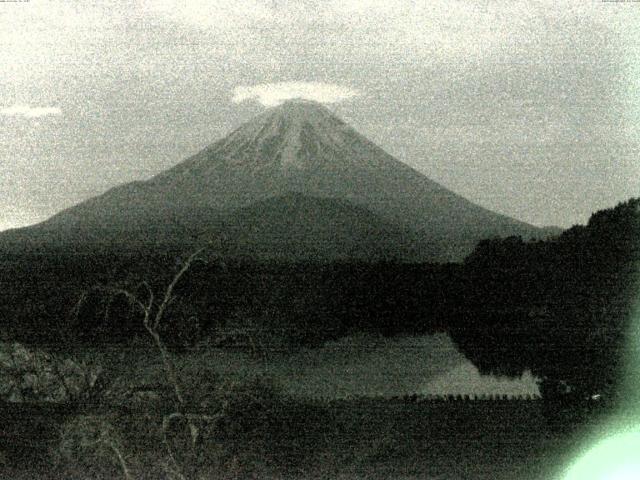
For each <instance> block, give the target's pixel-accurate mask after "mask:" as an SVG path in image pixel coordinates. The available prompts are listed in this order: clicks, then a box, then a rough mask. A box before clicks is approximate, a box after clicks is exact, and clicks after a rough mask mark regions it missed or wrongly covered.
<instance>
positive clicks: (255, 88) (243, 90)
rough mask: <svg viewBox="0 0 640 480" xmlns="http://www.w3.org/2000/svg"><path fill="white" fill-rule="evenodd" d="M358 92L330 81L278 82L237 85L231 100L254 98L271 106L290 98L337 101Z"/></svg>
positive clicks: (354, 95) (323, 101)
mask: <svg viewBox="0 0 640 480" xmlns="http://www.w3.org/2000/svg"><path fill="white" fill-rule="evenodd" d="M359 94H360V93H359V92H358V91H357V90H354V89H352V88H349V87H344V86H341V85H336V84H332V83H320V82H280V83H263V84H259V85H251V86H238V87H236V88H235V89H234V91H233V98H232V101H233V102H235V103H240V102H244V101H248V100H255V101H257V102H259V103H261V104H262V105H264V106H265V107H273V106H275V105H279V104H281V103H282V102H284V101H286V100H291V99H304V100H313V101H316V102H320V103H337V102H342V101H344V100H348V99H350V98H353V97H356V96H358V95H359Z"/></svg>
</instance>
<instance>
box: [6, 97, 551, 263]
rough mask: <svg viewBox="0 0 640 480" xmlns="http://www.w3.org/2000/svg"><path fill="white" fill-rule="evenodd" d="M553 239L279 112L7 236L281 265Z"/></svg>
mask: <svg viewBox="0 0 640 480" xmlns="http://www.w3.org/2000/svg"><path fill="white" fill-rule="evenodd" d="M510 235H520V236H522V237H524V238H532V237H540V238H542V237H544V236H547V232H546V231H545V229H539V228H537V227H534V226H532V225H528V224H526V223H523V222H520V221H517V220H515V219H512V218H509V217H507V216H504V215H500V214H497V213H495V212H492V211H490V210H487V209H485V208H483V207H481V206H478V205H476V204H474V203H472V202H470V201H469V200H466V199H465V198H463V197H461V196H459V195H457V194H455V193H453V192H451V191H449V190H447V189H446V188H444V187H443V186H441V185H439V184H438V183H436V182H434V181H432V180H430V179H429V178H427V177H426V176H424V175H423V174H421V173H419V172H418V171H416V170H414V169H412V168H410V167H409V166H407V165H406V164H404V163H402V162H401V161H399V160H397V159H395V158H394V157H392V156H391V155H390V154H388V153H386V152H385V151H384V150H383V149H382V148H380V147H378V146H377V145H375V144H374V143H372V142H371V141H369V140H367V139H366V138H365V137H364V136H362V135H361V134H359V133H358V132H357V131H356V130H354V129H353V128H352V127H350V126H349V125H347V124H346V123H345V122H344V121H342V120H341V119H339V118H338V117H337V116H335V115H334V114H333V113H332V112H331V111H330V110H329V109H328V108H326V107H324V106H322V105H320V104H318V103H315V102H310V101H304V100H294V101H288V102H285V103H283V104H281V105H279V106H276V107H273V108H270V109H267V110H265V111H264V112H262V113H261V114H259V115H257V116H256V117H255V118H253V119H252V120H250V121H249V122H247V123H245V124H244V125H241V126H240V127H239V128H237V129H236V130H234V131H233V132H232V133H230V134H229V135H228V136H226V137H224V138H222V139H221V140H219V141H217V142H215V143H214V144H212V145H210V146H209V147H207V148H205V149H204V150H202V151H201V152H199V153H197V154H196V155H194V156H192V157H190V158H188V159H186V160H185V161H183V162H182V163H179V164H178V165H176V166H174V167H173V168H171V169H169V170H166V171H164V172H162V173H160V174H158V175H156V176H154V177H152V178H151V179H149V180H146V181H135V182H131V183H127V184H124V185H121V186H118V187H115V188H113V189H111V190H109V191H107V192H106V193H104V194H102V195H100V196H97V197H94V198H91V199H89V200H86V201H84V202H82V203H80V204H78V205H76V206H74V207H71V208H69V209H66V210H64V211H62V212H60V213H58V214H56V215H54V216H53V217H51V218H49V219H48V220H46V221H44V222H42V223H40V224H37V225H34V226H31V227H26V228H21V229H16V230H11V231H7V232H4V233H2V234H0V246H3V247H5V248H9V246H12V247H11V248H21V249H30V248H43V247H48V246H52V247H56V248H73V249H76V250H77V249H81V250H82V249H88V250H90V249H92V248H96V247H110V248H111V247H113V248H138V247H145V248H149V247H151V248H156V247H162V246H180V247H189V246H192V245H198V244H201V243H202V242H203V241H206V240H208V239H211V238H215V237H224V238H225V239H226V242H225V244H226V245H227V247H225V248H227V249H228V250H227V251H226V253H227V254H230V255H236V256H249V257H256V258H261V259H278V260H295V261H297V260H305V259H306V260H309V259H311V260H336V259H344V260H347V259H377V258H395V259H399V260H404V261H459V260H461V259H462V258H464V257H465V256H466V255H467V254H469V253H470V252H471V250H472V249H473V247H474V246H475V244H476V243H477V242H478V241H479V240H481V239H483V238H489V237H496V236H501V237H504V236H510Z"/></svg>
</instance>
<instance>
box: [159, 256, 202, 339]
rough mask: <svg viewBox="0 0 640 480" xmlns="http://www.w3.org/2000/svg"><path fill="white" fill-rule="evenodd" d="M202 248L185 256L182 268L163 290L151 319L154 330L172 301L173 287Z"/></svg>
mask: <svg viewBox="0 0 640 480" xmlns="http://www.w3.org/2000/svg"><path fill="white" fill-rule="evenodd" d="M204 249H205V247H202V248H199V249H198V250H196V251H195V252H193V253H192V254H191V255H190V256H189V258H187V260H186V261H185V262H184V264H183V265H182V268H181V269H180V270H179V271H178V273H176V275H175V276H174V277H173V280H172V281H171V283H170V284H169V286H168V287H167V289H166V290H165V293H164V298H163V299H162V303H161V304H160V306H159V307H158V311H157V313H156V316H155V318H154V321H153V328H154V330H157V329H158V327H159V326H160V322H161V321H162V316H163V315H164V311H165V310H166V308H167V307H168V306H169V303H171V302H172V301H173V289H174V288H175V286H176V285H177V284H178V282H179V281H180V279H181V278H182V276H183V275H184V274H185V273H186V272H187V270H189V268H191V264H192V263H193V262H194V261H195V260H196V258H197V257H198V255H200V253H202V251H203V250H204Z"/></svg>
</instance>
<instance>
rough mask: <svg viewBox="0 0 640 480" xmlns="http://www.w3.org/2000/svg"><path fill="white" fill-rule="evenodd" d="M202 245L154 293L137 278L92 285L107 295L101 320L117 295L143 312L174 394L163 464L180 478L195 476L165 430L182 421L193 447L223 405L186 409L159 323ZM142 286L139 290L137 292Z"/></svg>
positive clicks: (167, 418) (165, 426) (165, 425)
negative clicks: (210, 411)
mask: <svg viewBox="0 0 640 480" xmlns="http://www.w3.org/2000/svg"><path fill="white" fill-rule="evenodd" d="M203 251H204V248H200V249H198V250H196V251H195V252H193V253H192V254H191V255H190V256H189V257H188V258H187V259H186V260H185V261H184V263H183V264H182V266H181V268H180V269H179V270H178V272H177V273H176V274H175V275H174V277H173V279H172V280H171V282H170V283H169V284H168V285H167V287H166V288H165V290H164V292H163V293H162V295H160V296H157V295H156V294H155V293H154V291H153V288H152V287H151V285H150V284H149V283H148V282H147V281H142V282H140V283H139V284H138V285H137V286H136V287H135V288H134V289H133V290H129V289H126V288H121V287H114V286H99V287H96V289H98V290H99V291H102V292H103V293H104V294H105V295H106V296H107V304H106V308H105V313H104V316H105V320H108V319H109V315H110V307H111V304H112V303H113V301H114V300H115V299H116V298H118V297H124V298H125V299H126V300H127V302H128V303H129V304H130V305H131V306H132V307H133V308H135V309H137V310H138V311H140V312H141V313H142V315H143V317H142V323H143V325H144V328H145V330H146V331H147V333H148V334H149V335H150V336H151V338H152V339H153V342H154V344H155V346H156V348H157V349H158V351H159V353H160V357H161V359H162V364H163V367H164V370H165V373H166V376H167V380H168V382H169V384H170V385H171V388H172V389H173V393H174V397H175V406H176V411H174V412H172V413H170V414H167V415H165V416H164V419H163V422H162V434H163V440H164V444H165V448H166V453H167V456H168V460H169V464H168V465H166V470H167V473H168V474H169V475H170V476H171V477H173V478H178V479H180V480H187V478H190V477H195V474H187V473H185V472H186V471H187V470H189V471H190V470H192V469H186V468H185V466H184V465H180V462H178V461H177V459H176V455H175V453H174V449H173V447H172V445H171V441H170V439H169V432H170V429H171V427H172V425H174V424H175V423H177V422H179V421H182V422H184V424H185V425H186V426H187V428H188V431H189V436H190V439H191V448H194V449H195V448H196V446H197V444H198V440H199V438H200V426H201V425H202V424H203V423H214V422H216V421H217V420H218V419H220V418H222V416H223V415H224V410H225V406H224V404H223V405H222V407H221V409H220V411H219V412H218V413H217V414H215V415H206V414H201V413H190V412H189V405H188V404H187V401H186V399H185V396H184V393H183V389H182V384H181V380H180V377H179V375H178V372H177V369H176V365H175V362H174V359H173V356H172V354H171V353H170V352H169V349H168V348H167V346H166V344H165V342H164V341H163V339H162V336H161V327H162V325H163V322H164V321H165V314H166V312H167V308H168V307H169V306H170V305H171V304H172V303H173V302H174V301H175V300H176V296H175V294H174V290H175V288H176V285H177V284H178V282H179V281H180V279H181V278H182V277H183V276H184V275H185V274H186V273H187V271H188V270H189V269H190V268H191V266H192V265H193V264H194V262H196V261H197V260H199V259H200V255H201V253H202V252H203ZM141 290H142V292H143V293H142V294H140V293H139V292H140V291H141ZM86 298H87V294H86V292H85V293H84V294H83V295H82V296H81V298H80V301H79V302H78V304H77V305H76V306H75V308H74V312H75V314H76V315H77V314H78V312H79V311H80V307H81V305H82V303H83V302H84V301H85V299H86Z"/></svg>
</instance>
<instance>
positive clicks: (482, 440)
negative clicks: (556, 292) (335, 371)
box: [0, 391, 578, 480]
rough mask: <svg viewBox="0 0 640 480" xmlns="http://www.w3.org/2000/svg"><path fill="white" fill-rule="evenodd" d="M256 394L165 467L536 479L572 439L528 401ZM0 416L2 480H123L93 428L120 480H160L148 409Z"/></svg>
mask: <svg viewBox="0 0 640 480" xmlns="http://www.w3.org/2000/svg"><path fill="white" fill-rule="evenodd" d="M254 393H255V392H254ZM243 395H244V396H243ZM258 397H259V398H258V399H256V397H249V396H248V395H246V392H244V393H243V392H240V394H239V396H238V397H236V403H235V404H234V403H232V405H231V407H229V408H228V417H226V418H224V419H223V420H221V421H220V422H218V424H217V425H216V428H210V429H208V430H207V431H206V432H205V434H204V436H203V437H204V438H203V440H202V443H201V444H199V445H197V447H195V448H193V449H192V448H191V447H190V446H189V442H188V440H186V439H185V438H183V437H180V435H179V434H176V436H173V437H171V438H169V441H170V442H171V443H172V445H174V446H182V448H177V449H176V450H175V451H176V452H177V453H176V457H180V458H177V461H178V462H179V463H181V464H183V465H188V466H189V467H192V468H193V471H194V472H195V471H196V470H197V471H198V472H199V474H200V475H202V477H200V478H291V479H298V478H317V479H330V478H331V479H334V478H343V479H365V478H367V479H386V478H404V479H418V478H420V479H447V480H448V479H451V480H453V479H495V480H500V479H505V480H506V479H521V480H527V479H531V480H533V479H541V480H542V479H548V478H552V477H555V474H556V473H557V472H558V469H559V468H561V467H562V465H563V464H565V463H566V461H567V460H568V458H569V456H570V454H571V453H573V450H574V449H575V446H576V445H575V444H574V441H575V439H576V438H578V437H576V436H575V435H574V436H572V435H570V434H567V433H564V434H563V433H559V432H558V431H557V429H554V428H552V427H551V426H550V425H548V424H547V422H546V421H545V416H544V412H543V410H544V408H545V406H544V403H543V402H542V401H540V400H529V401H526V400H501V401H460V400H458V401H424V402H408V401H404V400H402V399H398V400H376V399H369V400H344V401H335V402H304V401H300V400H297V401H295V400H292V399H290V398H289V399H287V398H285V397H280V396H271V395H270V394H269V393H268V392H265V391H261V392H260V395H258ZM247 407H250V408H251V409H250V410H249V409H247ZM2 408H3V412H2V413H3V417H4V418H8V419H10V421H9V422H8V423H7V424H6V425H5V426H4V428H3V431H2V437H1V438H0V441H1V442H2V450H3V451H4V467H3V476H2V478H78V479H80V478H83V479H84V478H123V470H122V467H121V464H120V463H119V462H118V460H117V458H116V457H115V455H114V453H113V451H111V450H110V448H108V444H105V445H107V446H106V447H105V445H100V444H98V443H96V442H97V440H98V439H99V438H100V437H99V434H98V433H97V432H98V431H100V430H99V429H100V428H102V427H101V426H104V425H109V428H108V429H107V430H104V431H106V432H107V434H108V436H109V437H108V438H109V439H113V442H114V443H113V444H114V445H116V446H117V448H118V450H119V451H120V452H122V453H123V458H124V461H125V462H126V465H127V469H128V474H129V475H130V478H136V479H138V478H170V477H169V476H167V471H166V469H165V468H163V464H166V462H167V458H166V452H165V449H164V444H163V438H162V435H161V434H160V431H161V423H162V421H161V415H160V412H159V411H158V412H154V411H149V410H148V409H139V410H136V409H133V410H113V409H110V410H104V411H102V412H100V413H96V412H93V413H91V412H89V413H80V412H66V413H65V412H57V413H56V412H54V411H53V410H51V409H49V410H44V411H35V410H33V409H32V410H31V411H28V412H26V413H25V411H20V410H21V409H20V408H18V407H16V406H10V407H8V406H7V405H4V406H3V407H2ZM158 408H159V409H161V407H158ZM22 415H26V417H25V416H22ZM25 425H28V427H29V430H28V431H25ZM16 428H17V429H18V432H19V434H20V437H19V439H18V440H17V441H16V439H15V436H14V435H15V434H16V430H15V429H16ZM58 432H62V433H58Z"/></svg>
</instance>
